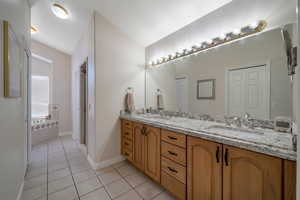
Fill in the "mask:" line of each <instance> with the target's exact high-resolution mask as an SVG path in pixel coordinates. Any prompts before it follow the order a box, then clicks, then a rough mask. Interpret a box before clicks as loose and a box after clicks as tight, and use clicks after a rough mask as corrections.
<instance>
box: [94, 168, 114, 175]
mask: <svg viewBox="0 0 300 200" xmlns="http://www.w3.org/2000/svg"><path fill="white" fill-rule="evenodd" d="M112 170H114V168H112V167H105V168H101V169H98V170H96V171H95V172H96V174H97V175H101V174H105V173H107V172H110V171H112Z"/></svg>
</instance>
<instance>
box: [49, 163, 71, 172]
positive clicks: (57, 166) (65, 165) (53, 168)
mask: <svg viewBox="0 0 300 200" xmlns="http://www.w3.org/2000/svg"><path fill="white" fill-rule="evenodd" d="M64 168H68V163H67V161H62V162H56V163H51V164H48V172H53V171H56V170H59V169H64Z"/></svg>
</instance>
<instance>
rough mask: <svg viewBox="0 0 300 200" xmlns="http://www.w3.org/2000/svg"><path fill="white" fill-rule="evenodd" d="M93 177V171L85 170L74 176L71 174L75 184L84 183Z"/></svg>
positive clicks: (94, 175)
mask: <svg viewBox="0 0 300 200" xmlns="http://www.w3.org/2000/svg"><path fill="white" fill-rule="evenodd" d="M93 177H96V173H95V172H94V170H85V171H81V172H78V173H76V174H73V178H74V180H75V182H76V183H80V182H82V181H86V180H88V179H90V178H93Z"/></svg>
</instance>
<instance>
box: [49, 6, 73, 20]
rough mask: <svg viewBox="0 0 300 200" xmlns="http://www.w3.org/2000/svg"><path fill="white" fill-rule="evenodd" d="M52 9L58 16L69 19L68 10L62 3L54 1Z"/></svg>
mask: <svg viewBox="0 0 300 200" xmlns="http://www.w3.org/2000/svg"><path fill="white" fill-rule="evenodd" d="M51 9H52V12H53V13H54V15H55V16H56V17H59V18H61V19H67V18H68V17H69V12H68V10H67V9H66V8H64V7H63V6H61V5H60V4H57V3H54V4H53V5H52V7H51Z"/></svg>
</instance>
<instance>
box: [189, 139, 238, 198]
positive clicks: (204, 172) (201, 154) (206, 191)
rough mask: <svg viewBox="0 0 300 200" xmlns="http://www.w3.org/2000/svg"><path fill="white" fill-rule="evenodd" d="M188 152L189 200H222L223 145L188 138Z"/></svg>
mask: <svg viewBox="0 0 300 200" xmlns="http://www.w3.org/2000/svg"><path fill="white" fill-rule="evenodd" d="M187 152H188V153H187V156H188V157H187V161H188V162H187V166H188V167H187V168H188V169H187V171H188V174H187V190H188V195H187V196H188V199H189V200H200V199H201V200H222V145H221V144H218V143H215V142H209V141H206V140H202V139H199V138H195V137H189V136H188V141H187ZM242 199H243V198H242Z"/></svg>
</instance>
